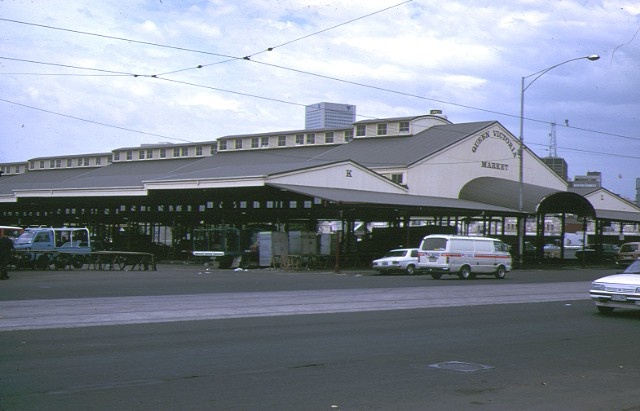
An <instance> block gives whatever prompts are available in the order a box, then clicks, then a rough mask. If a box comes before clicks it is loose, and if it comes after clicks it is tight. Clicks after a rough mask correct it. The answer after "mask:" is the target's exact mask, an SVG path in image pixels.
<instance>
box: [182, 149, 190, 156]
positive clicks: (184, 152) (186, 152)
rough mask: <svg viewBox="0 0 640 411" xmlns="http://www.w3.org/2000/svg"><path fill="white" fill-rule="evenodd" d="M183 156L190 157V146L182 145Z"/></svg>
mask: <svg viewBox="0 0 640 411" xmlns="http://www.w3.org/2000/svg"><path fill="white" fill-rule="evenodd" d="M181 151H182V157H188V156H189V147H182V150H181Z"/></svg>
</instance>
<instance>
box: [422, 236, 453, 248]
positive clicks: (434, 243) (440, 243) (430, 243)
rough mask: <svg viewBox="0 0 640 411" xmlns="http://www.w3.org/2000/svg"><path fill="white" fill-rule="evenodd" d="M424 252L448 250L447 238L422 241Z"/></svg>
mask: <svg viewBox="0 0 640 411" xmlns="http://www.w3.org/2000/svg"><path fill="white" fill-rule="evenodd" d="M422 249H423V250H435V251H444V250H446V249H447V239H446V238H425V239H424V241H422Z"/></svg>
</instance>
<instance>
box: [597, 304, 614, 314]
mask: <svg viewBox="0 0 640 411" xmlns="http://www.w3.org/2000/svg"><path fill="white" fill-rule="evenodd" d="M597 307H598V311H600V314H611V313H612V312H613V307H605V306H602V305H598V306H597Z"/></svg>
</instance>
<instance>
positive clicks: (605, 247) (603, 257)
mask: <svg viewBox="0 0 640 411" xmlns="http://www.w3.org/2000/svg"><path fill="white" fill-rule="evenodd" d="M618 250H619V247H618V246H617V245H615V244H602V249H601V252H600V259H599V261H615V259H616V254H617V253H618ZM583 254H584V260H585V261H587V262H596V261H597V260H598V258H597V257H598V253H597V251H596V249H595V248H593V247H588V246H587V248H585V249H580V250H578V251H576V258H577V259H578V260H582V258H583Z"/></svg>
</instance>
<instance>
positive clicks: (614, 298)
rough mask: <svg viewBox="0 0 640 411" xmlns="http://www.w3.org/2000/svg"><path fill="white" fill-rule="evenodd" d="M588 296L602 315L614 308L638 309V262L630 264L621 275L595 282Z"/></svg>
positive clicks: (639, 283)
mask: <svg viewBox="0 0 640 411" xmlns="http://www.w3.org/2000/svg"><path fill="white" fill-rule="evenodd" d="M589 294H590V296H591V299H592V300H593V301H594V302H595V304H596V307H597V308H598V311H600V312H601V313H603V314H609V313H611V312H612V311H613V310H614V309H615V308H632V309H640V260H635V261H634V262H633V263H631V265H629V267H627V269H626V270H624V272H623V273H622V274H614V275H609V276H606V277H602V278H599V279H597V280H595V281H594V282H593V283H592V284H591V290H590V291H589Z"/></svg>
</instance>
